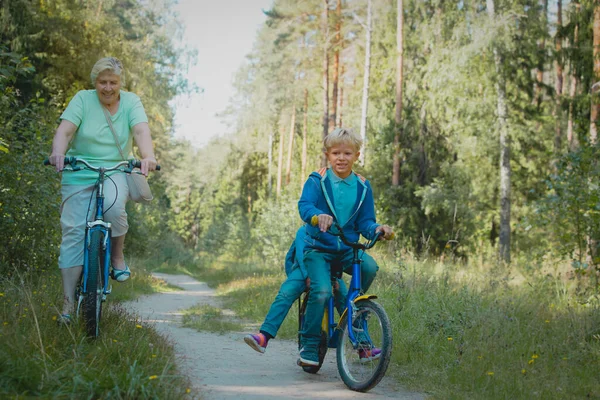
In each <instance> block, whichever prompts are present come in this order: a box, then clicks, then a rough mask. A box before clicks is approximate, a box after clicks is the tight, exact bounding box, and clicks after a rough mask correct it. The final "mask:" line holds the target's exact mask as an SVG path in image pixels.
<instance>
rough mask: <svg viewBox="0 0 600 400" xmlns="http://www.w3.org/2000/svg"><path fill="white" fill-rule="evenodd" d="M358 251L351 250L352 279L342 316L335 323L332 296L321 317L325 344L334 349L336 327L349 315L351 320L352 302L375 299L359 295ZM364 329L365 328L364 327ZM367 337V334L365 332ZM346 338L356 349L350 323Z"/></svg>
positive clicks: (371, 296) (356, 344)
mask: <svg viewBox="0 0 600 400" xmlns="http://www.w3.org/2000/svg"><path fill="white" fill-rule="evenodd" d="M358 251H359V249H356V248H355V249H353V258H352V278H351V279H350V287H349V289H348V295H347V296H346V302H345V307H344V311H343V313H342V315H340V318H339V321H338V322H336V321H335V304H334V303H335V300H334V296H331V298H330V299H329V300H328V301H327V307H326V309H325V315H324V316H323V324H322V327H323V330H324V331H326V332H327V334H328V337H329V341H328V343H327V347H329V348H335V347H337V340H338V334H339V332H340V331H339V330H338V329H337V327H338V325H339V324H340V323H341V322H342V321H343V320H344V318H348V314H349V313H350V318H351V319H350V320H352V317H353V315H352V314H353V313H354V310H355V307H354V302H355V301H356V300H357V299H358V300H361V299H374V298H377V296H375V295H368V294H362V295H361V284H360V282H361V269H360V265H361V263H362V260H361V259H360V257H359V256H358ZM365 328H366V327H365ZM365 333H366V334H367V335H368V332H365ZM348 336H349V338H350V340H351V341H352V344H353V346H354V347H356V348H357V347H358V340H357V339H356V336H355V334H354V326H353V325H352V324H351V323H350V324H348Z"/></svg>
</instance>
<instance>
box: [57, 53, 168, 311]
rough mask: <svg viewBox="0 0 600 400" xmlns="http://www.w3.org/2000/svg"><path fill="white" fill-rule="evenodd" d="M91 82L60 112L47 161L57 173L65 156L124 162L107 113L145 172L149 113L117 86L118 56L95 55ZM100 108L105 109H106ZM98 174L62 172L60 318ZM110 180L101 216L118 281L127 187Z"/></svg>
mask: <svg viewBox="0 0 600 400" xmlns="http://www.w3.org/2000/svg"><path fill="white" fill-rule="evenodd" d="M91 81H92V85H94V86H95V89H93V90H82V91H79V92H78V93H77V94H76V95H75V97H73V99H72V100H71V101H70V102H69V105H68V106H67V108H66V110H65V111H64V112H63V114H62V115H61V123H60V125H59V126H58V128H57V129H56V133H55V135H54V140H53V142H52V154H51V155H50V157H49V160H50V163H51V164H52V165H54V166H55V167H56V170H57V171H59V172H60V171H62V170H63V167H64V159H65V156H69V157H80V158H83V159H85V160H87V161H89V162H90V163H91V164H93V165H96V166H111V165H114V164H116V163H118V162H119V161H123V158H122V157H121V153H120V152H119V148H118V147H117V144H116V141H115V136H114V135H113V133H112V131H111V128H110V127H109V124H108V120H107V118H108V115H110V118H111V120H112V125H113V128H114V130H115V133H116V136H117V138H118V140H119V143H120V147H121V149H122V151H123V154H125V155H126V156H130V155H131V154H132V139H133V140H135V143H136V145H137V147H138V149H139V152H140V154H141V157H142V160H141V161H142V165H141V172H142V174H144V175H145V176H148V172H149V171H153V170H154V169H155V168H156V158H155V157H154V151H153V149H152V137H151V136H150V128H149V126H148V118H147V117H146V113H145V111H144V107H143V106H142V102H141V101H140V98H139V97H138V96H136V95H135V94H133V93H130V92H126V91H124V90H121V86H122V85H124V84H125V76H124V74H123V65H122V64H121V61H119V60H118V59H116V58H114V57H107V58H102V59H100V60H98V62H96V64H95V65H94V67H93V68H92V73H91ZM104 109H105V110H107V111H108V114H105V111H104ZM67 149H68V151H67ZM129 158H133V157H132V156H130V157H129ZM97 178H98V175H97V174H96V173H94V172H92V171H88V170H82V171H79V172H76V173H63V175H62V189H61V195H62V204H61V208H60V213H61V216H60V224H61V228H62V243H61V246H60V255H59V258H58V265H59V267H60V269H61V275H62V282H63V292H64V302H63V309H62V314H61V316H60V318H59V322H62V323H69V322H70V319H71V317H70V314H71V312H72V310H73V308H74V303H75V288H76V286H77V283H78V281H79V277H80V275H81V271H82V268H83V247H84V246H83V240H84V232H85V225H86V220H88V219H90V218H93V216H94V212H93V210H88V207H95V202H93V201H90V198H92V197H93V196H94V195H95V191H94V184H95V182H96V179H97ZM111 179H112V180H113V181H114V182H115V185H112V184H108V185H105V197H106V203H105V204H108V205H110V204H112V203H113V201H115V203H114V205H112V206H111V207H110V208H109V209H107V210H105V212H106V213H105V219H106V220H107V221H108V222H110V223H111V224H112V238H111V247H112V252H111V260H110V261H111V265H112V268H113V271H112V274H111V276H112V277H113V279H116V280H117V281H119V282H123V281H125V280H127V279H128V278H129V276H130V274H131V271H130V270H129V267H128V266H127V265H126V264H125V258H124V256H123V244H124V242H125V234H126V233H127V229H128V227H129V225H128V224H127V213H126V212H125V203H126V202H127V197H128V194H129V189H128V187H127V181H126V179H125V174H123V173H119V172H117V171H115V173H114V174H113V175H111Z"/></svg>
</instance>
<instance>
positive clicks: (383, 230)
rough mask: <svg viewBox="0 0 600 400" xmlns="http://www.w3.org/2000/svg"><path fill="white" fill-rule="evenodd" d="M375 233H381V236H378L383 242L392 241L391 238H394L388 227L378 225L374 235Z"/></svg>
mask: <svg viewBox="0 0 600 400" xmlns="http://www.w3.org/2000/svg"><path fill="white" fill-rule="evenodd" d="M377 232H381V233H383V235H382V236H380V237H381V238H384V239H385V240H390V239H393V237H394V231H393V230H392V228H391V227H390V226H388V225H379V226H378V227H377V228H376V229H375V233H377Z"/></svg>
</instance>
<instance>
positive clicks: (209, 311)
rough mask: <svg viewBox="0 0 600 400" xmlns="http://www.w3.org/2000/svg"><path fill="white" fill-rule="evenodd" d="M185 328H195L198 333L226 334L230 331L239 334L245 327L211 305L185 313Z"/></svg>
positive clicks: (194, 308)
mask: <svg viewBox="0 0 600 400" xmlns="http://www.w3.org/2000/svg"><path fill="white" fill-rule="evenodd" d="M183 326H186V327H188V328H194V329H196V330H198V331H208V332H218V333H221V334H223V333H226V332H230V331H235V332H239V331H241V330H242V329H243V328H244V325H242V324H240V323H239V322H237V321H236V320H235V319H233V318H232V317H231V316H227V315H225V314H224V313H223V310H221V309H219V308H215V307H213V306H209V305H198V306H195V307H192V308H189V309H187V310H185V311H184V314H183Z"/></svg>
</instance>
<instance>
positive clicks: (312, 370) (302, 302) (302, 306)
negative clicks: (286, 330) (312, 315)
mask: <svg viewBox="0 0 600 400" xmlns="http://www.w3.org/2000/svg"><path fill="white" fill-rule="evenodd" d="M307 302H308V293H305V294H304V296H303V297H300V299H299V303H298V304H299V307H298V349H300V348H301V345H302V344H301V335H300V332H301V331H302V322H303V321H304V316H305V313H306V306H307ZM327 341H328V337H327V332H325V331H321V341H320V343H319V365H318V366H316V365H315V366H302V370H303V371H304V372H307V373H309V374H316V373H317V372H319V370H320V369H321V367H322V366H323V361H325V356H326V355H327Z"/></svg>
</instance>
